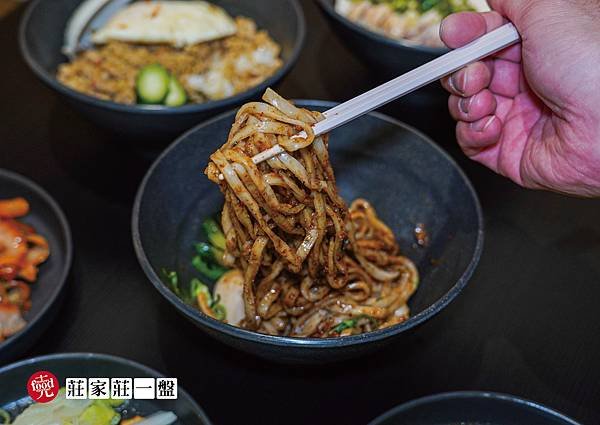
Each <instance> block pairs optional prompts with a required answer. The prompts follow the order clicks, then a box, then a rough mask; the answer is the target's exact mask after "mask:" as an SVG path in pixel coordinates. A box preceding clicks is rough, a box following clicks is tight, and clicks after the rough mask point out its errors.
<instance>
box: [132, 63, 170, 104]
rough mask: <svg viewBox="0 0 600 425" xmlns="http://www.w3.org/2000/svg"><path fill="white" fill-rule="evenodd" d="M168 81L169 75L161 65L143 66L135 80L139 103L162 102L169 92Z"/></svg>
mask: <svg viewBox="0 0 600 425" xmlns="http://www.w3.org/2000/svg"><path fill="white" fill-rule="evenodd" d="M170 81H171V77H170V76H169V73H168V72H167V70H166V69H165V68H164V67H163V66H161V65H159V64H153V65H147V66H145V67H143V68H142V69H141V70H140V72H139V73H138V75H137V78H136V80H135V89H136V91H137V94H138V100H139V103H147V104H155V105H156V104H160V103H163V101H164V100H165V98H166V97H167V93H168V92H169V83H170Z"/></svg>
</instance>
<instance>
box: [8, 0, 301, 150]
mask: <svg viewBox="0 0 600 425" xmlns="http://www.w3.org/2000/svg"><path fill="white" fill-rule="evenodd" d="M107 4H108V5H107ZM106 5H107V6H106ZM102 7H103V8H102ZM97 8H100V9H97ZM304 34H305V23H304V16H303V12H302V8H301V7H300V5H299V4H298V2H297V0H282V1H278V2H271V1H268V0H258V1H251V2H248V1H240V0H207V1H203V0H180V1H177V0H153V1H127V0H126V1H123V0H119V1H113V2H112V3H107V2H106V1H104V0H83V1H82V0H36V1H34V2H32V4H30V5H29V7H28V9H27V11H26V12H25V14H24V16H23V19H22V22H21V28H20V40H19V41H20V47H21V52H22V54H23V57H24V58H25V61H26V62H27V64H28V65H29V66H30V68H31V69H32V70H33V72H34V73H35V74H36V75H37V76H38V77H39V78H40V79H41V80H42V82H44V83H45V84H46V85H47V86H49V87H50V88H51V89H52V90H54V91H56V92H57V93H58V94H59V95H60V96H61V97H63V98H64V99H65V100H66V101H67V102H68V103H69V104H70V105H71V106H72V107H74V109H76V110H77V111H79V112H80V113H82V114H83V115H85V116H86V117H87V118H89V119H90V120H91V121H93V122H94V123H95V124H97V125H98V126H100V127H102V128H104V129H106V130H109V131H110V132H112V133H113V134H116V135H118V136H121V137H122V138H126V139H132V140H134V141H136V142H144V141H153V142H161V141H162V142H165V141H167V140H172V138H173V137H175V136H177V135H179V134H181V133H182V132H183V131H184V130H187V129H189V128H190V127H192V126H193V125H195V124H197V123H198V122H200V121H202V120H203V119H206V118H207V117H210V116H213V115H216V114H217V113H219V112H223V111H225V110H228V109H230V108H232V107H233V106H235V105H240V104H242V103H244V102H245V101H247V100H249V99H251V98H254V97H258V96H260V94H261V93H262V92H263V91H264V90H265V88H266V87H268V86H272V85H274V84H276V83H277V82H279V81H280V80H281V79H282V78H283V77H284V76H285V75H286V74H287V72H289V70H290V69H291V67H292V66H293V64H294V63H295V61H296V60H297V58H298V55H299V53H300V50H301V48H302V44H303V41H304Z"/></svg>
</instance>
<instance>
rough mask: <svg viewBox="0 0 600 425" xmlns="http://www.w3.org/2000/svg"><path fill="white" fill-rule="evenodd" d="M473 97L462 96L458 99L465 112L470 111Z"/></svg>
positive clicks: (462, 110)
mask: <svg viewBox="0 0 600 425" xmlns="http://www.w3.org/2000/svg"><path fill="white" fill-rule="evenodd" d="M472 100H473V97H461V98H460V99H459V101H458V107H459V109H460V110H461V112H462V113H463V114H465V115H466V114H468V113H469V108H470V107H471V101H472Z"/></svg>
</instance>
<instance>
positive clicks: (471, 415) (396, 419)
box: [369, 391, 578, 425]
mask: <svg viewBox="0 0 600 425" xmlns="http://www.w3.org/2000/svg"><path fill="white" fill-rule="evenodd" d="M455 424H461V425H524V424H527V425H578V424H577V422H575V421H574V420H572V419H569V418H568V417H566V416H564V415H563V414H561V413H558V412H556V411H554V410H552V409H549V408H548V407H545V406H542V405H541V404H538V403H536V402H533V401H529V400H523V399H521V398H518V397H515V396H512V395H505V394H497V393H489V392H479V391H466V392H453V393H444V394H437V395H432V396H429V397H423V398H420V399H418V400H413V401H409V402H408V403H405V404H402V405H400V406H398V407H396V408H394V409H392V410H390V411H389V412H387V413H384V414H383V415H381V416H380V417H378V418H377V419H375V420H374V421H373V422H371V423H370V424H369V425H455Z"/></svg>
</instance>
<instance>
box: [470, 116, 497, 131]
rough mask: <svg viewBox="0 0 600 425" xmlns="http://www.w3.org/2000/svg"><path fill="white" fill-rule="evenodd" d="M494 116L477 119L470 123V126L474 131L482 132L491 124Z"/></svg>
mask: <svg viewBox="0 0 600 425" xmlns="http://www.w3.org/2000/svg"><path fill="white" fill-rule="evenodd" d="M494 118H496V117H494V116H493V115H492V116H491V117H489V118H487V119H483V120H479V121H475V122H473V123H471V128H472V129H473V130H475V131H479V132H482V133H483V132H484V131H485V130H487V129H488V127H489V126H490V125H491V124H492V122H494Z"/></svg>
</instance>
